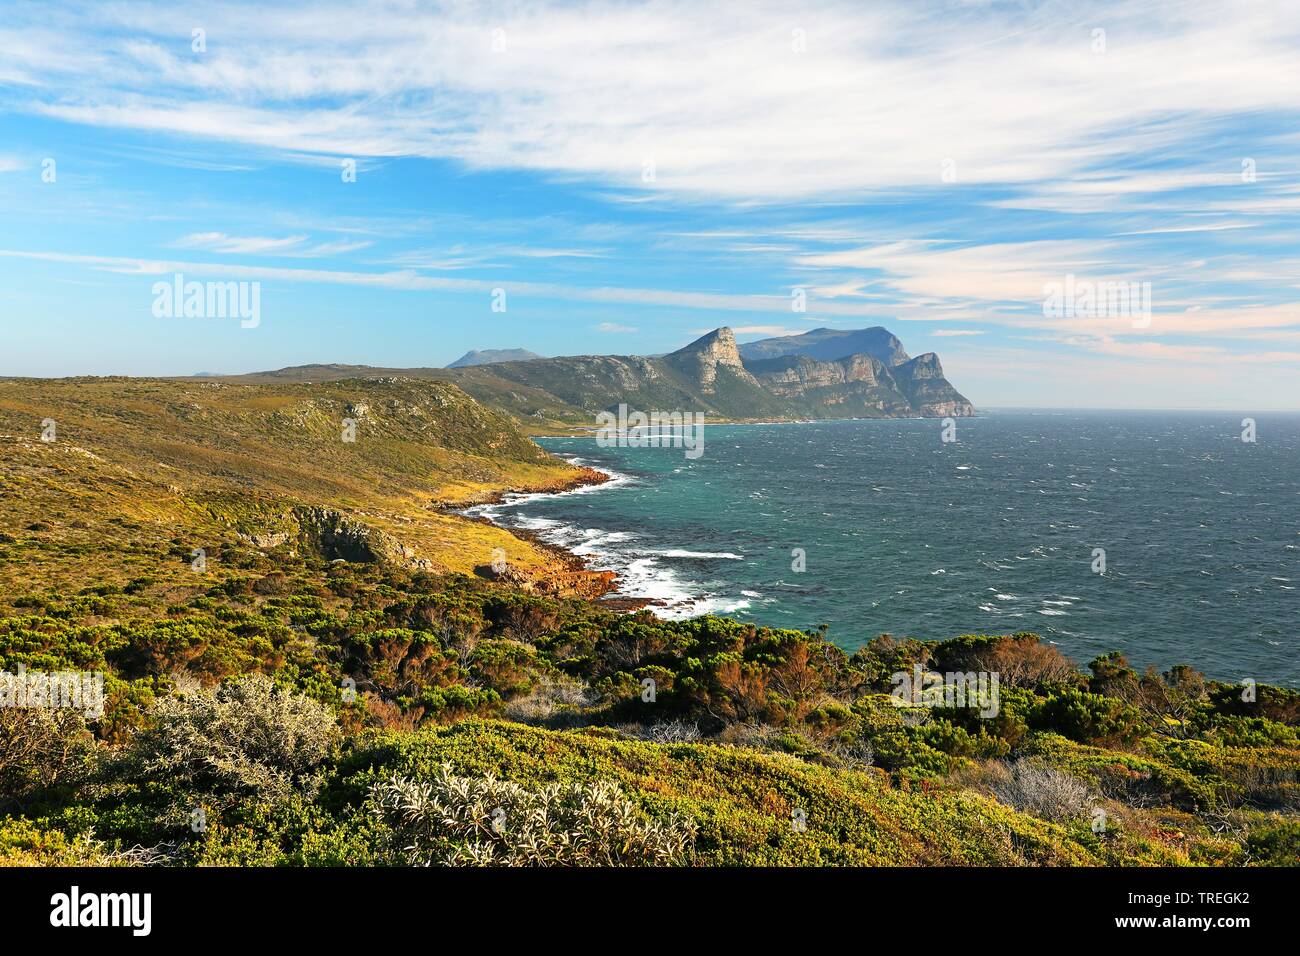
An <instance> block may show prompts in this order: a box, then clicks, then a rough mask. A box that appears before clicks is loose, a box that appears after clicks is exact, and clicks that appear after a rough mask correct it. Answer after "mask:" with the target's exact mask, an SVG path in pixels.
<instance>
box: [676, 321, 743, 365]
mask: <svg viewBox="0 0 1300 956" xmlns="http://www.w3.org/2000/svg"><path fill="white" fill-rule="evenodd" d="M701 353H708V354H710V355H711V356H714V357H716V358H717V360H718V361H719V362H721V363H722V364H724V365H740V364H741V362H740V348H739V347H738V346H737V345H736V333H735V332H733V331H731V329H730V328H729V327H728V326H725V325H724V326H722V327H721V328H717V329H714V330H713V331H712V332H708V333H706V334H705V335H701V336H700V337H699V338H698V339H696V340H695V341H694V342H692V343H691V344H690V345H687V346H685V347H683V348H680V349H678V350H677V351H676V352H673V353H671V354H670V355H669V356H668V357H669V358H672V357H673V356H677V355H680V356H683V357H684V356H687V355H698V354H701ZM733 360H734V361H733Z"/></svg>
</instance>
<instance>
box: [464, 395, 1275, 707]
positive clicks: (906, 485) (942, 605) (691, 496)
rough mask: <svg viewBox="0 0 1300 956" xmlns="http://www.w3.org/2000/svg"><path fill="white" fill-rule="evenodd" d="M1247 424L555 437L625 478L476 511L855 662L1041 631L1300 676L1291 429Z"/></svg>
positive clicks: (1060, 414)
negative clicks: (870, 653) (818, 641)
mask: <svg viewBox="0 0 1300 956" xmlns="http://www.w3.org/2000/svg"><path fill="white" fill-rule="evenodd" d="M1242 417H1243V416H1242V415H1240V414H1238V415H1232V414H1228V413H1192V412H1169V413H1152V412H1132V413H1123V412H1067V411H1041V412H1027V411H1016V412H1002V413H991V414H988V415H985V416H983V417H980V418H976V419H969V420H960V421H959V422H958V423H957V435H956V437H957V439H958V440H957V441H956V442H955V443H944V442H942V441H941V440H940V432H941V427H942V426H941V423H940V422H938V421H936V420H923V421H917V420H908V421H901V420H894V421H842V422H820V423H798V424H772V425H735V426H732V425H718V426H708V427H707V428H706V429H705V443H704V453H703V455H702V456H700V457H698V458H696V459H694V460H691V459H689V458H687V457H686V455H685V454H684V452H683V450H682V449H680V448H676V449H674V448H600V447H597V445H596V442H595V440H594V439H592V438H562V439H545V440H543V442H542V444H544V445H545V446H546V447H547V448H548V449H550V450H552V451H554V452H556V453H557V454H560V455H564V456H566V457H570V458H577V459H580V460H582V461H583V462H586V463H588V464H592V465H595V466H598V467H601V468H605V469H608V470H611V471H613V472H615V473H616V474H617V476H618V477H617V479H616V480H615V481H613V482H611V483H610V484H608V485H605V486H601V487H598V488H592V489H584V490H582V491H580V492H578V493H570V494H565V495H548V496H528V497H525V498H521V499H517V500H514V501H511V502H508V503H506V504H503V505H496V506H491V507H489V508H486V509H481V511H482V512H483V513H487V514H489V515H490V516H491V517H492V518H493V519H494V520H496V521H499V522H501V523H503V524H506V525H509V526H514V527H524V528H529V529H531V530H534V531H536V532H538V533H539V534H541V535H542V536H543V537H544V538H546V539H548V540H550V541H552V542H554V543H557V544H561V545H563V546H565V547H568V548H571V549H572V550H574V551H576V552H578V553H580V554H582V555H584V556H585V557H586V559H587V560H588V562H589V563H590V564H591V565H592V566H594V567H598V568H608V569H612V570H615V571H617V572H619V574H620V577H621V580H622V593H624V594H627V595H630V596H638V597H647V598H652V599H655V600H657V601H661V602H663V603H662V604H660V605H659V606H658V607H657V613H660V614H664V615H665V616H674V617H681V616H689V615H691V614H699V613H706V612H713V613H725V614H729V615H731V616H733V617H737V618H741V619H745V620H753V621H755V622H758V623H762V624H768V625H773V626H779V627H792V628H801V629H802V628H809V627H813V626H816V625H818V624H821V623H826V624H828V625H830V637H831V639H832V640H834V641H835V642H836V643H837V644H839V645H841V646H842V647H845V648H848V649H852V648H855V647H857V646H859V645H861V644H862V643H864V642H865V641H867V640H870V639H871V638H872V637H874V636H876V635H878V634H881V633H891V634H895V635H910V636H915V637H921V638H927V639H934V638H944V637H950V636H953V635H957V634H964V633H1008V632H1014V631H1034V632H1037V633H1038V634H1040V635H1043V636H1044V637H1046V638H1048V639H1050V640H1052V641H1054V642H1056V643H1057V644H1058V645H1059V646H1060V647H1061V649H1062V650H1063V651H1064V652H1065V653H1067V654H1068V655H1069V656H1071V657H1072V658H1074V659H1075V660H1076V661H1078V662H1079V663H1080V664H1084V663H1086V662H1087V661H1089V660H1091V659H1092V658H1093V657H1095V656H1096V655H1098V654H1101V653H1105V652H1107V651H1110V650H1122V651H1124V652H1125V653H1126V654H1128V656H1129V658H1130V660H1131V661H1132V662H1133V663H1134V664H1136V665H1139V666H1142V667H1145V666H1146V665H1147V664H1155V665H1157V666H1158V667H1161V668H1165V667H1168V666H1170V665H1172V664H1176V663H1191V664H1193V665H1195V666H1196V667H1198V668H1200V669H1201V670H1204V671H1205V672H1206V673H1208V674H1210V675H1211V676H1214V677H1217V678H1220V679H1231V680H1239V679H1241V678H1243V677H1253V678H1254V679H1256V680H1259V681H1265V682H1269V683H1279V684H1285V685H1289V686H1300V653H1298V651H1300V627H1298V626H1297V625H1298V622H1300V615H1297V594H1298V593H1300V592H1297V591H1296V588H1297V587H1298V586H1300V416H1298V415H1290V414H1281V413H1278V414H1271V415H1270V414H1264V413H1261V414H1257V415H1255V416H1254V418H1255V420H1256V422H1257V427H1258V440H1257V441H1256V442H1255V443H1247V442H1243V441H1242V440H1241V431H1242V426H1241V420H1242ZM1097 548H1102V549H1104V550H1105V559H1106V568H1105V572H1104V573H1101V574H1098V573H1095V572H1094V570H1093V566H1094V563H1095V559H1094V549H1097ZM794 549H802V550H803V552H804V554H805V556H806V557H805V561H806V564H805V570H803V571H802V572H799V571H797V570H795V569H794V567H793V565H794V563H795V561H796V556H795V555H793V554H792V552H793V550H794Z"/></svg>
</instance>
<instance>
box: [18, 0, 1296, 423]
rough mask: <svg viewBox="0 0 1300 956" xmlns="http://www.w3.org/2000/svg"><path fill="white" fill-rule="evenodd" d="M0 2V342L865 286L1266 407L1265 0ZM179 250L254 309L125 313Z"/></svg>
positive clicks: (408, 322)
mask: <svg viewBox="0 0 1300 956" xmlns="http://www.w3.org/2000/svg"><path fill="white" fill-rule="evenodd" d="M5 14H6V15H5V19H4V20H3V21H0V212H3V215H2V216H0V302H2V305H0V332H2V333H3V335H2V343H3V348H0V374H13V375H72V374H134V375H155V374H189V373H192V372H197V371H212V372H243V371H252V370H258V369H267V368H278V367H282V366H285V365H296V364H304V363H309V362H344V363H349V364H373V365H386V366H399V367H400V366H420V365H443V364H446V363H447V362H449V361H451V360H453V359H454V358H456V357H457V356H459V355H460V354H461V353H463V352H465V351H467V350H468V349H471V348H507V347H525V348H530V349H532V350H534V351H536V352H540V353H542V354H546V355H557V354H578V353H590V352H600V353H621V354H622V353H635V354H650V353H657V352H663V351H668V350H671V349H674V348H677V347H679V346H681V345H683V344H685V343H686V342H688V341H690V340H691V339H693V338H695V337H697V336H698V335H700V334H702V333H703V332H705V331H708V330H709V329H712V328H715V327H717V326H720V325H729V326H731V327H732V328H734V329H735V330H736V331H737V334H738V336H739V338H740V339H741V340H742V341H745V340H748V339H754V338H760V337H763V336H765V335H770V334H782V333H786V332H798V331H805V330H808V329H812V328H817V327H819V326H832V327H838V328H859V327H863V326H866V325H876V324H879V325H885V326H886V327H888V328H889V329H891V330H892V331H893V332H895V334H897V335H898V336H899V337H900V338H901V339H902V340H903V342H904V345H905V346H906V348H907V349H908V350H909V351H910V352H911V353H912V354H918V353H920V352H924V351H936V352H938V353H939V354H940V356H941V357H942V359H943V362H944V366H945V370H946V371H947V374H948V377H949V378H950V379H951V380H952V381H953V382H954V384H956V385H957V387H958V388H960V389H961V390H962V391H963V392H965V393H966V394H967V395H968V396H969V397H970V398H971V399H972V400H973V401H974V402H975V403H976V404H977V405H984V406H997V405H1036V406H1075V407H1125V408H1139V407H1169V408H1178V407H1219V408H1226V409H1232V410H1241V411H1252V410H1259V411H1262V410H1268V409H1297V408H1300V375H1298V374H1297V371H1298V370H1300V229H1297V226H1298V225H1300V148H1298V147H1300V124H1298V123H1297V120H1298V119H1300V8H1297V6H1296V5H1295V4H1294V3H1290V4H1287V3H1276V4H1274V3H1269V2H1251V3H1233V2H1186V0H1181V2H1169V3H1162V2H1158V0H1156V2H1143V3H1132V4H1130V3H1104V4H1103V3H1098V4H1089V3H1078V2H1072V3H1030V2H1011V3H982V2H949V3H918V2H913V3H897V4H894V3H879V4H870V5H864V4H840V3H801V4H782V3H764V2H761V0H760V2H756V3H746V4H736V5H728V4H717V3H649V4H637V5H630V4H619V3H607V2H593V3H582V4H458V3H457V4H444V5H434V4H409V3H366V2H349V3H346V4H339V5H332V4H330V3H323V4H322V3H316V4H311V5H310V6H298V5H292V4H277V3H258V4H249V5H245V4H239V3H232V4H220V5H186V4H160V5H152V4H148V3H141V4H130V5H110V6H100V5H94V4H84V5H80V4H61V3H39V4H37V3H17V4H7V5H6V11H5ZM196 29H201V30H202V31H203V34H202V42H201V43H200V42H196V40H195V30H196ZM196 47H199V49H196ZM51 160H52V161H53V166H52V167H51V166H50V163H49V161H51ZM345 160H352V161H354V162H355V163H356V170H357V174H356V177H355V182H345V181H344V177H343V175H342V169H343V163H344V161H345ZM51 169H52V170H53V176H51V175H50V170H51ZM51 180H52V181H51ZM177 272H181V273H183V274H184V275H185V276H186V277H187V278H188V279H193V280H199V281H246V282H258V283H260V290H261V309H260V313H261V314H260V322H259V323H258V324H257V326H256V328H241V327H240V323H239V322H238V321H237V320H231V319H222V318H160V317H157V316H155V315H154V314H153V312H152V310H151V307H152V305H153V302H154V296H153V292H152V287H153V284H154V283H155V282H157V281H160V280H163V281H170V280H171V278H172V276H173V275H174V274H175V273H177ZM1067 276H1073V277H1075V281H1076V283H1089V282H1093V283H1096V282H1125V283H1137V284H1138V285H1139V286H1141V285H1142V284H1143V283H1146V284H1149V285H1147V286H1146V288H1147V289H1149V295H1150V305H1151V308H1150V314H1149V316H1147V317H1146V319H1145V321H1141V320H1137V319H1134V318H1133V317H1132V316H1129V315H1122V316H1121V315H1114V314H1074V315H1059V314H1048V311H1047V310H1045V309H1044V300H1045V297H1046V295H1047V290H1048V289H1049V288H1050V287H1051V286H1052V285H1053V284H1058V285H1060V284H1063V283H1065V282H1066V277H1067ZM498 288H499V289H504V290H505V293H506V311H504V312H494V311H493V310H492V308H491V304H492V301H493V299H492V290H494V289H498ZM795 290H802V291H803V293H804V295H805V296H806V303H807V306H806V311H803V312H799V311H795V310H794V309H793V308H792V303H793V301H794V299H793V297H792V293H794V292H795Z"/></svg>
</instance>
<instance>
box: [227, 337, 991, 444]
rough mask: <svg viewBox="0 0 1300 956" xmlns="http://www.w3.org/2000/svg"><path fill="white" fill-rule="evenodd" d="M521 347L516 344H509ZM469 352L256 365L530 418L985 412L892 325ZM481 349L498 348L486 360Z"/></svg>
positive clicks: (281, 375)
mask: <svg viewBox="0 0 1300 956" xmlns="http://www.w3.org/2000/svg"><path fill="white" fill-rule="evenodd" d="M498 351H500V350H498ZM505 351H512V350H505ZM494 354H496V353H495V352H470V353H468V355H467V356H465V357H464V358H462V359H460V360H458V361H457V362H456V363H453V366H452V367H448V368H445V369H438V368H416V369H388V368H386V369H378V368H373V367H369V366H356V365H306V366H297V367H294V368H286V369H280V370H278V371H273V372H261V373H255V374H254V375H250V376H241V378H243V379H245V380H248V379H252V380H256V381H285V380H291V381H304V380H314V381H330V380H336V379H340V378H354V377H367V376H373V375H377V374H380V375H389V376H408V377H415V378H433V379H438V380H441V381H449V382H454V383H455V384H457V385H459V386H460V387H461V388H462V389H464V391H465V392H467V393H468V394H470V395H471V396H473V397H474V398H476V399H477V400H479V401H480V402H482V403H484V404H485V405H488V406H490V407H493V408H497V409H500V410H502V411H506V412H509V413H510V414H511V415H513V416H514V417H515V418H516V419H518V420H520V421H521V422H523V423H525V424H528V425H532V426H541V425H545V424H562V425H568V424H576V423H589V422H590V421H591V419H592V416H593V415H594V414H595V413H596V412H599V411H603V410H607V409H613V408H616V407H617V406H618V405H620V404H626V405H627V406H629V407H630V408H634V409H640V410H643V411H699V412H704V413H706V414H707V415H709V416H710V417H712V418H721V419H727V420H732V421H746V420H748V421H754V420H775V419H807V418H814V419H829V418H943V417H948V416H952V417H965V416H970V415H973V414H975V409H974V407H973V406H972V405H971V403H970V401H969V400H968V399H967V398H966V397H965V396H963V395H962V394H961V393H960V392H958V391H957V390H956V389H955V388H954V387H953V386H952V385H951V384H950V383H949V382H948V380H947V379H946V378H945V377H944V374H943V366H942V365H941V364H940V362H939V357H938V356H937V355H935V354H934V353H933V352H926V353H925V354H923V355H918V356H916V357H915V358H911V357H909V356H908V354H907V352H906V351H905V350H904V349H903V346H902V343H901V342H900V341H899V340H898V338H897V337H895V336H894V335H893V334H892V333H890V332H889V331H888V330H887V329H884V328H881V327H879V326H877V327H874V328H869V329H857V330H838V329H814V330H812V331H810V332H807V333H804V334H803V335H796V336H783V337H778V338H769V339H761V340H759V341H757V342H748V343H746V344H745V345H743V346H742V345H738V344H737V343H736V337H735V335H734V333H733V332H732V330H731V329H729V328H726V327H722V328H718V329H714V330H713V331H712V332H709V333H708V334H707V335H704V336H702V337H701V338H699V339H697V340H695V341H694V342H692V343H691V344H689V345H687V346H685V347H684V348H681V349H678V350H677V351H676V352H670V353H668V354H667V355H659V356H653V357H650V356H640V355H575V356H558V357H556V358H533V359H527V360H524V361H514V360H511V361H497V360H495V359H494V358H492V357H491V356H493V355H494ZM471 356H489V357H488V358H486V359H484V360H483V361H482V362H481V363H476V364H470V363H468V362H466V359H469V358H470V357H471Z"/></svg>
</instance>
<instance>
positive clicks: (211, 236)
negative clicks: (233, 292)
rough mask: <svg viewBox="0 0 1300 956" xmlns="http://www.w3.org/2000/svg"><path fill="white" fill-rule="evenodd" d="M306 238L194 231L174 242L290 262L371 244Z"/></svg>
mask: <svg viewBox="0 0 1300 956" xmlns="http://www.w3.org/2000/svg"><path fill="white" fill-rule="evenodd" d="M308 238H309V237H308V236H284V237H271V236H228V235H226V234H225V233H223V232H195V233H190V234H189V235H188V236H182V237H181V238H180V239H177V240H176V241H175V242H174V243H172V245H173V246H175V247H176V248H179V249H203V250H206V251H208V252H217V253H222V254H225V255H245V256H285V257H288V258H293V259H319V258H325V257H327V256H339V255H346V254H347V253H349V252H356V251H358V250H360V249H365V248H367V247H368V246H370V245H371V243H370V242H369V241H368V240H353V239H335V240H332V241H330V242H322V243H317V244H314V245H308Z"/></svg>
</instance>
